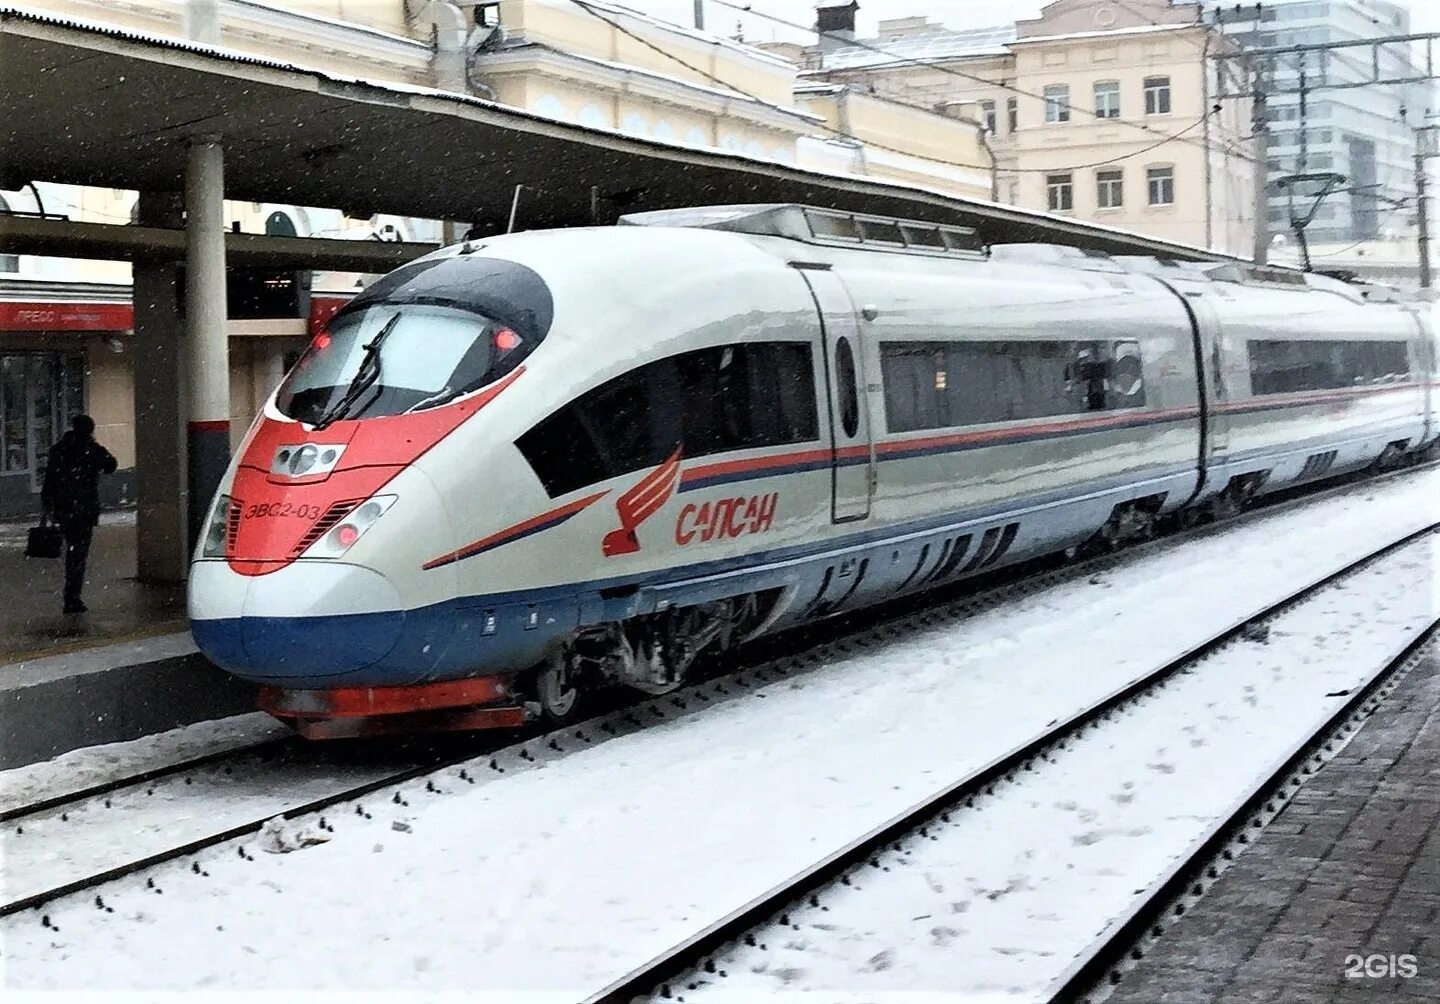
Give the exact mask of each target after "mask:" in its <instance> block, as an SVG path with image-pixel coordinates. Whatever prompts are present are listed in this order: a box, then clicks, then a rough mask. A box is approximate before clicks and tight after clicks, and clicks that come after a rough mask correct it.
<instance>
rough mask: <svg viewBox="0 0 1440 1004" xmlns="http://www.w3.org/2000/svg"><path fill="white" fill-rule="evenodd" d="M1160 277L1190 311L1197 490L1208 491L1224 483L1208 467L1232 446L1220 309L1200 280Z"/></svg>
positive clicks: (1200, 491) (1219, 461) (1217, 462)
mask: <svg viewBox="0 0 1440 1004" xmlns="http://www.w3.org/2000/svg"><path fill="white" fill-rule="evenodd" d="M1161 281H1162V282H1164V284H1165V286H1167V287H1168V288H1169V289H1170V291H1171V292H1173V293H1174V294H1175V296H1176V297H1177V298H1178V299H1179V300H1180V302H1181V303H1182V304H1184V305H1185V311H1186V313H1187V314H1189V315H1190V324H1191V328H1192V337H1193V343H1192V346H1193V349H1194V353H1195V366H1196V368H1197V370H1198V372H1197V373H1196V374H1195V377H1196V381H1197V393H1198V394H1199V401H1198V404H1199V406H1200V416H1199V422H1200V425H1201V432H1200V438H1201V448H1200V455H1199V458H1198V459H1199V462H1200V481H1199V483H1198V484H1197V485H1196V493H1197V494H1201V493H1204V494H1206V495H1208V494H1210V493H1211V492H1213V491H1218V490H1219V489H1220V488H1224V487H1225V486H1224V485H1223V484H1219V485H1217V484H1215V483H1214V482H1213V480H1212V476H1211V475H1210V473H1209V471H1210V467H1211V465H1212V464H1220V463H1223V462H1224V460H1225V456H1226V454H1227V453H1228V452H1229V450H1230V417H1229V414H1228V412H1227V411H1226V409H1225V404H1226V402H1227V401H1228V400H1229V399H1230V393H1231V388H1230V386H1229V383H1228V380H1227V378H1226V366H1225V363H1226V359H1225V349H1224V345H1223V340H1224V332H1223V329H1222V324H1221V321H1220V313H1219V311H1218V310H1217V308H1216V306H1215V302H1214V300H1213V299H1212V295H1211V294H1210V293H1209V291H1208V290H1206V289H1205V288H1204V287H1201V286H1199V284H1197V283H1179V284H1177V283H1172V282H1168V281H1165V280H1161Z"/></svg>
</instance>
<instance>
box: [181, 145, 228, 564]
mask: <svg viewBox="0 0 1440 1004" xmlns="http://www.w3.org/2000/svg"><path fill="white" fill-rule="evenodd" d="M224 199H225V174H224V155H223V153H222V150H221V146H220V139H219V137H217V136H200V137H196V138H194V139H192V140H191V142H190V151H189V159H188V160H187V162H186V168H185V339H186V347H187V349H188V350H189V351H188V354H187V359H188V362H189V367H188V374H187V375H188V383H189V394H188V397H189V405H190V407H189V414H188V425H187V427H186V437H185V438H186V446H187V453H188V457H189V464H188V467H189V480H188V487H189V498H190V513H189V528H190V543H191V545H192V546H193V544H194V542H195V541H196V539H198V538H199V536H200V531H201V529H202V524H203V522H204V519H205V515H206V513H207V512H208V510H209V507H210V501H211V499H213V498H214V496H215V490H216V489H217V488H218V487H219V485H220V479H221V477H223V476H224V474H225V468H226V467H227V466H229V463H230V349H229V342H228V340H227V338H226V332H225V319H226V303H225V220H224V215H225V206H224Z"/></svg>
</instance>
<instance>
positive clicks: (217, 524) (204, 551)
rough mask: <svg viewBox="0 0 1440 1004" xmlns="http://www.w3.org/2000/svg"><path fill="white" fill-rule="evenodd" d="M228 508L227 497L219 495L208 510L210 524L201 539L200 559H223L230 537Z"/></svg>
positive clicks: (229, 502) (229, 501)
mask: <svg viewBox="0 0 1440 1004" xmlns="http://www.w3.org/2000/svg"><path fill="white" fill-rule="evenodd" d="M230 506H231V498H230V496H229V495H221V496H220V497H218V498H217V499H216V500H215V505H214V506H213V507H212V508H211V509H210V522H209V523H208V524H207V525H206V527H205V536H204V537H203V538H201V542H200V557H202V558H223V557H225V546H226V544H227V542H228V540H229V537H230Z"/></svg>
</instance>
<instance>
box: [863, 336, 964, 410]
mask: <svg viewBox="0 0 1440 1004" xmlns="http://www.w3.org/2000/svg"><path fill="white" fill-rule="evenodd" d="M880 375H881V377H882V378H883V380H884V381H885V427H886V428H887V429H889V430H890V431H891V432H911V431H913V430H915V429H939V428H943V427H944V426H947V425H949V424H950V408H949V403H950V397H951V395H950V394H949V393H948V389H949V385H950V371H949V367H948V364H947V361H946V351H945V343H944V342H885V343H882V345H881V351H880Z"/></svg>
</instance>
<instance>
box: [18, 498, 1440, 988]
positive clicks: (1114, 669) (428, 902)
mask: <svg viewBox="0 0 1440 1004" xmlns="http://www.w3.org/2000/svg"><path fill="white" fill-rule="evenodd" d="M1437 491H1440V473H1434V472H1427V473H1424V474H1418V475H1415V476H1414V477H1410V478H1406V479H1403V480H1400V481H1396V482H1391V483H1388V484H1386V485H1382V486H1377V487H1376V488H1375V489H1374V490H1373V491H1361V492H1356V493H1349V494H1346V495H1344V496H1341V497H1338V498H1335V499H1331V500H1327V501H1325V502H1322V503H1318V504H1316V505H1315V506H1313V507H1307V508H1305V509H1303V510H1302V511H1301V512H1299V513H1298V514H1291V516H1290V517H1289V518H1288V519H1281V518H1275V519H1269V520H1266V519H1261V520H1257V521H1255V522H1253V523H1249V524H1246V525H1244V526H1240V527H1237V528H1235V529H1233V530H1231V531H1229V532H1226V533H1223V534H1219V535H1216V536H1214V537H1208V538H1206V539H1203V540H1198V541H1194V542H1192V543H1190V544H1187V545H1185V546H1182V547H1178V548H1176V549H1174V550H1167V551H1165V552H1164V553H1161V554H1155V555H1150V556H1147V557H1139V558H1137V559H1136V560H1134V561H1132V562H1129V563H1126V564H1125V565H1123V566H1121V567H1118V568H1116V569H1114V570H1112V571H1109V572H1105V573H1103V574H1101V575H1098V576H1096V577H1093V578H1092V579H1090V580H1089V581H1088V582H1086V581H1077V582H1072V583H1068V584H1066V585H1063V586H1060V587H1057V588H1054V589H1049V590H1046V591H1044V592H1041V593H1038V594H1036V595H1033V596H1031V597H1027V598H1026V599H1024V600H1023V601H1021V602H1019V603H1017V604H1014V605H1011V606H1007V607H1004V608H1000V609H995V610H991V611H988V612H986V613H984V614H980V615H977V616H975V617H973V618H971V619H969V620H966V621H964V622H963V623H961V624H959V625H950V626H943V625H942V626H940V627H935V628H931V629H927V630H918V631H917V632H916V633H914V634H913V635H911V636H909V637H907V638H904V639H902V640H899V641H897V642H894V643H890V644H883V645H882V644H872V645H870V646H867V647H866V648H864V649H857V650H855V651H854V652H853V653H852V654H851V655H849V656H847V657H845V658H844V659H843V660H837V663H836V665H834V666H832V667H830V668H828V669H825V670H822V671H819V672H816V673H812V674H810V675H807V676H804V677H801V678H794V679H789V680H782V681H779V682H777V683H775V684H773V685H771V686H769V687H767V688H764V689H762V690H760V691H758V692H755V693H753V694H747V695H746V696H742V697H737V698H735V699H733V700H730V701H727V702H717V704H716V706H715V707H713V708H711V709H710V710H709V711H707V712H704V713H701V714H697V715H694V716H688V717H686V718H684V719H680V720H676V721H673V722H670V723H662V724H660V725H657V726H655V727H653V728H649V729H646V730H643V731H641V732H639V733H636V734H632V735H629V736H626V737H623V738H620V739H616V740H612V741H609V742H606V743H603V744H597V745H596V746H595V747H593V748H590V749H586V750H583V751H580V752H578V753H575V754H573V755H569V756H565V757H561V758H558V759H556V760H555V761H553V762H551V763H549V764H547V765H545V766H544V767H542V768H539V769H534V770H530V771H528V772H525V773H520V774H516V775H513V776H506V777H500V778H497V779H495V780H493V781H489V782H488V783H484V784H480V785H476V786H474V787H470V786H467V785H464V784H463V783H456V782H455V781H453V780H447V781H445V782H443V783H442V785H441V787H442V788H443V789H444V793H443V794H437V795H428V796H426V795H422V796H415V795H412V796H411V798H410V803H411V804H409V805H408V806H397V805H393V804H391V803H389V802H383V801H381V800H380V799H379V798H375V799H371V800H367V801H366V803H365V804H366V808H367V809H368V810H370V811H371V812H372V813H373V818H368V819H367V818H364V817H361V816H357V815H354V814H353V813H350V814H337V815H336V816H334V817H332V820H333V821H334V823H335V833H334V837H333V839H331V840H330V841H329V842H328V843H325V844H323V845H317V846H314V847H309V848H306V849H304V850H299V851H295V852H293V853H290V854H284V855H266V854H259V853H257V854H256V855H255V857H256V860H254V861H247V860H243V859H242V858H240V857H239V856H237V854H236V853H235V850H234V848H221V849H217V850H216V851H214V852H211V853H209V854H207V855H206V856H204V857H203V858H202V860H203V861H204V866H205V869H206V870H207V871H208V872H209V877H203V876H197V875H194V874H193V873H191V872H190V870H189V864H188V863H183V862H181V863H176V864H174V865H169V866H165V867H164V868H161V869H157V870H155V871H154V872H153V873H152V875H151V878H153V879H154V881H155V882H156V883H157V884H158V885H160V886H161V887H163V889H164V894H163V895H157V894H155V893H154V892H153V890H147V889H146V887H145V884H144V879H143V878H140V877H136V878H133V879H127V880H124V881H122V882H118V883H115V884H113V885H112V886H111V887H109V888H108V889H107V890H106V892H105V901H106V903H107V904H108V905H109V906H110V907H111V908H112V909H113V910H114V912H113V913H108V912H104V911H101V910H97V909H95V907H94V906H93V904H92V902H91V898H90V897H80V896H77V897H73V898H71V899H69V900H66V901H64V902H63V903H59V904H55V905H52V906H51V907H49V908H48V909H47V913H48V915H49V916H50V918H51V920H52V922H53V923H54V924H55V925H56V926H57V927H58V928H59V930H58V931H56V930H49V929H46V928H44V927H42V926H41V923H40V918H38V917H37V916H35V915H34V914H33V912H31V913H26V914H24V915H17V916H14V917H9V918H5V919H4V920H3V921H0V939H3V946H0V952H3V961H4V962H5V964H6V973H5V978H6V981H7V985H8V986H9V987H10V988H12V989H14V990H21V989H46V988H106V989H109V990H120V989H151V990H154V989H181V988H228V989H260V988H270V989H284V988H300V987H303V988H305V989H306V990H307V991H314V990H340V989H348V988H377V987H384V988H394V989H397V990H398V989H404V990H411V991H416V990H418V991H443V990H455V991H459V990H465V991H468V992H469V993H470V994H471V995H472V996H471V997H470V999H471V1000H494V1001H513V1000H516V999H517V995H518V994H521V993H527V992H529V993H533V994H536V995H537V996H535V997H533V998H532V997H528V996H527V997H526V998H525V999H526V1000H531V999H535V1000H546V999H553V1000H557V1001H561V1000H563V1001H573V1000H576V999H578V998H579V997H581V996H583V995H584V994H586V993H588V992H590V991H593V990H595V989H597V988H599V987H600V986H603V985H605V984H607V983H609V982H610V981H611V980H613V979H615V978H616V977H618V976H620V975H622V974H623V973H624V972H626V971H627V970H629V969H631V968H632V967H634V966H636V965H639V964H641V963H643V962H644V961H645V960H646V959H648V958H649V957H651V956H652V955H654V954H656V953H658V952H660V951H662V950H664V949H665V948H667V947H668V946H669V945H670V944H671V943H673V941H674V940H675V939H677V938H678V937H681V936H683V935H684V934H687V933H689V932H690V931H693V930H695V929H698V928H699V927H700V926H703V925H705V924H708V923H710V922H711V921H713V920H715V919H717V918H718V917H720V916H723V915H724V914H726V913H728V912H730V911H731V910H733V909H735V908H736V907H737V906H739V905H740V904H742V903H744V902H746V901H748V900H749V899H751V898H753V897H754V896H756V895H757V894H759V893H761V892H763V891H765V890H767V889H768V888H770V887H772V886H774V885H775V884H777V883H779V882H782V881H784V880H785V879H786V878H788V877H789V876H790V875H792V874H793V873H795V872H796V871H798V870H800V869H801V868H803V867H805V866H806V865H808V864H810V863H811V862H813V861H814V860H817V858H818V857H819V856H823V855H825V854H827V853H829V852H830V851H832V850H833V849H835V848H836V847H839V846H841V845H843V844H845V843H846V842H848V841H849V840H851V839H853V838H854V837H855V836H857V835H858V834H860V833H863V832H865V831H868V830H869V829H871V828H872V827H874V826H876V825H877V824H879V823H880V822H882V821H884V820H886V819H889V818H891V817H892V816H894V815H895V814H897V813H899V812H901V811H902V810H904V809H905V808H907V807H908V806H910V805H912V804H914V803H915V802H917V801H919V800H921V799H923V798H925V797H927V796H929V795H931V794H932V793H933V792H934V791H936V790H937V789H939V788H941V787H943V786H946V785H948V784H950V783H951V782H953V781H955V780H957V779H958V778H960V777H962V776H964V775H966V774H968V773H969V772H971V771H973V770H974V769H976V768H977V767H979V766H980V765H982V764H983V763H985V762H987V761H989V760H991V759H993V758H994V757H995V756H996V755H998V754H1000V753H1003V752H1005V751H1008V750H1009V749H1011V748H1013V747H1015V746H1017V745H1019V744H1021V743H1023V742H1025V741H1026V740H1028V739H1029V738H1030V737H1032V736H1033V735H1035V734H1036V733H1038V732H1042V731H1044V730H1045V729H1046V728H1047V726H1048V725H1049V724H1050V723H1051V722H1052V721H1054V720H1055V719H1056V718H1059V717H1062V716H1065V715H1068V714H1069V713H1071V712H1072V711H1073V710H1074V709H1076V708H1077V707H1079V706H1083V705H1086V704H1089V703H1093V702H1094V701H1095V700H1097V699H1099V698H1100V697H1102V696H1103V695H1105V694H1107V693H1109V692H1111V691H1113V690H1114V689H1115V688H1117V687H1118V686H1121V685H1123V684H1125V683H1127V682H1129V681H1130V680H1132V679H1134V678H1135V677H1137V676H1139V675H1141V674H1143V673H1144V672H1145V671H1146V670H1148V669H1149V668H1150V667H1152V666H1154V665H1156V664H1157V663H1160V662H1163V661H1168V660H1169V659H1171V658H1173V657H1174V656H1175V655H1177V654H1178V653H1180V652H1182V651H1184V650H1186V649H1187V648H1188V647H1190V646H1192V645H1194V644H1196V643H1198V642H1201V641H1203V640H1205V639H1207V638H1208V637H1210V636H1211V635H1212V634H1213V633H1214V632H1215V631H1217V630H1219V629H1222V628H1224V627H1228V626H1229V625H1230V624H1231V623H1233V622H1234V620H1235V619H1237V618H1239V617H1243V616H1245V615H1247V614H1249V613H1251V612H1253V611H1254V610H1255V609H1257V608H1259V607H1261V606H1263V605H1265V604H1266V603H1268V602H1271V601H1274V600H1278V599H1280V598H1283V597H1284V596H1287V595H1289V594H1290V593H1291V592H1293V591H1294V589H1295V588H1297V587H1298V586H1300V585H1302V584H1304V583H1306V582H1308V581H1310V580H1313V579H1315V578H1318V577H1320V576H1321V575H1323V574H1324V573H1326V572H1329V571H1332V570H1333V569H1335V568H1337V567H1340V566H1341V565H1343V564H1345V563H1346V562H1348V561H1349V560H1352V559H1354V558H1356V557H1360V556H1362V555H1363V554H1365V553H1368V552H1369V551H1370V550H1373V549H1374V548H1375V547H1377V546H1379V545H1382V544H1384V543H1387V542H1389V541H1390V540H1393V539H1395V538H1396V537H1398V536H1400V535H1401V534H1402V533H1404V532H1405V531H1408V530H1413V529H1416V528H1419V527H1421V526H1423V525H1425V524H1426V523H1428V522H1429V521H1430V519H1432V518H1433V499H1434V498H1435V497H1436V493H1437ZM487 776H493V775H487ZM1110 793H1111V789H1110V787H1109V785H1105V786H1104V790H1103V792H1098V793H1097V789H1096V781H1095V780H1094V779H1082V780H1079V781H1076V782H1074V790H1073V791H1072V792H1071V797H1073V798H1076V799H1081V798H1083V799H1085V800H1086V801H1087V802H1093V801H1097V800H1102V801H1101V804H1103V798H1104V796H1106V795H1108V794H1110ZM397 823H398V824H400V828H392V827H394V824H397ZM1101 922H1102V920H1101V918H1096V920H1095V926H1097V927H1098V925H1099V924H1100V923H1101Z"/></svg>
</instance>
